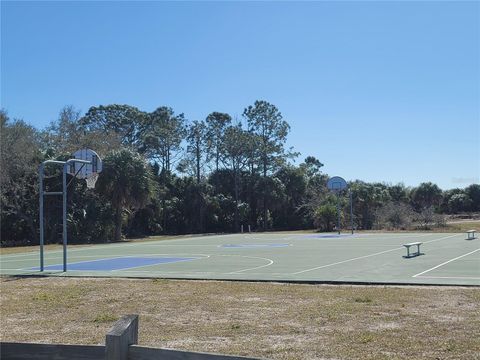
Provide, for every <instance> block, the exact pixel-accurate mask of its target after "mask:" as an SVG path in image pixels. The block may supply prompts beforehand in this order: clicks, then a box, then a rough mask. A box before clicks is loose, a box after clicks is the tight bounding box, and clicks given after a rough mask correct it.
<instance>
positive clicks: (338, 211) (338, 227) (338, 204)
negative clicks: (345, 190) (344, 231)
mask: <svg viewBox="0 0 480 360" xmlns="http://www.w3.org/2000/svg"><path fill="white" fill-rule="evenodd" d="M337 231H338V235H340V191H338V192H337Z"/></svg>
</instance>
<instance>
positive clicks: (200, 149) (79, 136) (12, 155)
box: [0, 101, 480, 245]
mask: <svg viewBox="0 0 480 360" xmlns="http://www.w3.org/2000/svg"><path fill="white" fill-rule="evenodd" d="M242 120H243V121H238V120H235V119H233V118H232V117H231V116H230V115H229V114H226V113H221V112H212V113H210V114H209V115H208V116H207V117H206V118H205V119H203V120H194V121H188V120H187V119H186V118H185V116H184V114H182V113H176V112H175V111H174V110H173V109H172V108H170V107H167V106H162V107H159V108H157V109H156V110H154V111H153V112H145V111H142V110H140V109H138V108H136V107H133V106H130V105H117V104H114V105H106V106H102V105H101V106H94V107H91V108H90V109H89V110H88V111H87V112H86V113H85V114H82V113H81V112H80V111H78V110H76V109H75V108H74V107H72V106H67V107H65V108H63V109H62V110H61V111H60V114H59V117H58V119H57V120H55V121H53V122H52V123H51V124H50V125H49V126H48V127H46V128H45V129H36V128H34V127H33V126H31V125H29V124H27V123H26V122H24V121H23V120H19V119H10V118H9V116H8V113H7V112H6V111H5V110H2V111H1V112H0V121H1V122H0V126H1V134H0V136H1V154H0V165H1V169H2V171H1V172H0V186H1V242H2V245H15V244H37V243H38V221H39V220H38V210H39V209H38V208H39V205H38V203H39V202H38V193H39V190H38V166H39V164H40V163H41V162H42V161H44V160H47V159H57V160H66V159H68V158H69V157H70V156H71V154H72V153H73V152H74V151H76V150H78V149H81V148H85V147H87V148H92V149H94V150H95V151H96V152H97V153H98V154H99V155H100V157H101V158H102V159H103V172H102V173H101V174H100V176H99V179H98V182H97V185H96V188H95V190H90V189H87V188H86V185H85V182H84V181H81V180H79V179H75V178H69V182H70V186H69V188H68V209H69V214H68V231H69V239H71V241H75V242H103V241H115V240H116V241H118V240H120V239H121V238H122V237H142V236H149V235H156V234H187V233H218V232H238V231H239V230H240V228H241V226H242V225H244V226H247V225H250V226H251V227H252V228H253V229H254V230H256V231H261V230H297V229H313V228H318V229H320V230H323V231H331V230H332V229H333V228H334V224H335V222H336V202H337V199H336V197H335V196H334V195H333V194H331V193H330V192H329V191H328V190H327V188H326V181H327V179H328V175H327V174H325V173H324V172H323V171H322V167H323V164H322V163H321V162H320V160H318V159H317V158H315V157H313V156H307V157H305V158H304V160H303V161H302V162H300V164H299V165H295V163H294V161H293V160H295V159H298V157H299V155H300V154H298V153H296V152H295V151H294V150H293V149H291V148H287V147H286V141H287V137H288V134H289V131H290V125H289V124H288V122H287V121H286V120H285V119H284V118H283V116H282V114H281V112H280V111H279V110H278V108H277V107H276V106H275V105H273V104H271V103H268V102H266V101H256V102H255V103H254V104H253V105H250V106H247V107H246V108H245V109H244V111H243V114H242ZM45 189H46V190H47V191H59V190H61V176H60V169H58V168H53V167H48V168H47V169H46V177H45ZM349 189H350V190H351V191H352V193H353V199H354V201H353V204H354V209H353V212H354V223H355V227H356V228H357V229H373V228H392V229H402V228H410V227H412V226H420V227H429V226H432V224H437V225H441V224H442V222H444V217H443V214H451V213H459V212H475V211H480V186H479V185H477V184H473V185H470V186H469V187H467V188H465V189H452V190H447V191H442V190H441V189H440V188H439V187H438V186H437V185H435V184H432V183H429V182H427V183H422V184H420V185H419V186H418V187H414V188H409V187H406V186H404V185H403V184H395V185H390V184H384V183H367V182H363V181H360V180H356V181H353V182H350V183H349ZM343 195H345V194H343ZM340 198H341V206H342V208H345V209H347V208H348V198H347V197H346V196H341V197H340ZM343 213H344V214H345V216H343V217H342V222H344V223H345V224H348V223H350V219H349V217H348V216H349V212H348V211H344V212H343ZM60 223H61V199H58V198H55V197H47V198H46V199H45V231H46V241H47V243H48V242H50V243H54V242H58V241H60V239H61V226H60Z"/></svg>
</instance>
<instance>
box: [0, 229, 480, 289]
mask: <svg viewBox="0 0 480 360" xmlns="http://www.w3.org/2000/svg"><path fill="white" fill-rule="evenodd" d="M412 242H422V245H421V248H420V250H421V253H422V254H421V255H419V256H415V257H410V258H406V257H405V255H406V248H405V247H403V244H406V243H412ZM412 249H413V248H412ZM62 261H63V260H62V250H61V249H60V250H51V251H46V252H45V271H44V272H40V271H39V270H38V267H39V253H38V251H37V252H28V253H27V252H26V253H16V254H9V255H2V256H0V273H1V274H2V275H48V276H93V277H96V276H99V277H141V278H145V277H152V278H181V279H222V280H268V281H298V282H301V281H306V282H319V283H322V282H324V283H329V282H339V283H377V284H383V283H390V284H436V285H477V286H478V285H480V239H478V238H476V239H474V240H466V234H451V233H449V234H447V233H443V234H442V233H359V234H354V235H350V234H342V235H340V236H337V235H336V234H300V233H297V234H295V233H291V234H287V233H264V234H257V233H252V234H235V235H212V236H197V237H190V238H180V239H174V240H158V241H143V242H129V243H113V244H102V245H93V246H84V247H79V246H76V247H73V246H72V247H69V249H68V271H67V272H63V271H62Z"/></svg>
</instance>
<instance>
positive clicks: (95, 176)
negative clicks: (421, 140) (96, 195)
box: [85, 173, 98, 189]
mask: <svg viewBox="0 0 480 360" xmlns="http://www.w3.org/2000/svg"><path fill="white" fill-rule="evenodd" d="M97 180H98V173H92V174H91V175H90V176H89V177H87V178H85V181H86V182H87V189H93V188H94V187H95V183H96V182H97Z"/></svg>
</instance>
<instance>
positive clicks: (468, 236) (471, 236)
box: [467, 230, 477, 240]
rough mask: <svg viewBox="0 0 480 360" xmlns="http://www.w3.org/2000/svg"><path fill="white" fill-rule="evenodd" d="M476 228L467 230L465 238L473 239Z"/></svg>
mask: <svg viewBox="0 0 480 360" xmlns="http://www.w3.org/2000/svg"><path fill="white" fill-rule="evenodd" d="M476 232H477V230H468V231H467V240H473V239H475V233H476Z"/></svg>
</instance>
